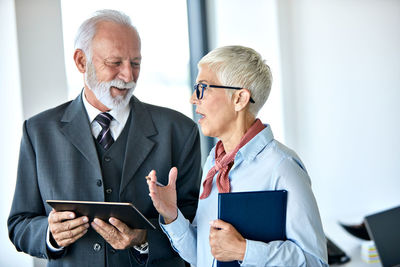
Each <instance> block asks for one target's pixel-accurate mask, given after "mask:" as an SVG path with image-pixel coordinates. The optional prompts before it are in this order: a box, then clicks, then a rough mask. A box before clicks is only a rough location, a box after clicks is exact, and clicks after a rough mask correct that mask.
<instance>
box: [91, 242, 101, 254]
mask: <svg viewBox="0 0 400 267" xmlns="http://www.w3.org/2000/svg"><path fill="white" fill-rule="evenodd" d="M100 249H101V245H100V244H99V243H94V245H93V250H94V251H96V252H98V251H100Z"/></svg>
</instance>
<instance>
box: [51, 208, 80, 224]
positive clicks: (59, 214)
mask: <svg viewBox="0 0 400 267" xmlns="http://www.w3.org/2000/svg"><path fill="white" fill-rule="evenodd" d="M74 218H75V213H73V212H72V211H55V210H54V209H53V210H52V211H51V212H50V214H49V218H48V221H49V223H57V222H62V221H65V220H71V219H74Z"/></svg>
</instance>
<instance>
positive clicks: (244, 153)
mask: <svg viewBox="0 0 400 267" xmlns="http://www.w3.org/2000/svg"><path fill="white" fill-rule="evenodd" d="M264 125H265V129H264V130H262V131H261V132H259V133H258V134H257V135H256V136H254V137H253V138H252V139H251V140H250V141H249V142H248V143H247V144H245V145H244V146H243V147H242V148H240V149H239V151H238V152H237V154H236V157H235V163H239V162H237V161H241V160H242V159H243V160H249V161H251V160H253V159H254V158H255V157H256V156H257V155H258V154H259V153H260V152H261V150H263V149H264V148H265V147H266V146H267V145H268V144H269V143H270V142H271V141H272V140H274V135H273V133H272V130H271V126H270V125H269V124H264ZM209 155H210V156H211V157H212V162H215V146H214V147H213V149H211V151H210V154H209Z"/></svg>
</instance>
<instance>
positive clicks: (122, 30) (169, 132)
mask: <svg viewBox="0 0 400 267" xmlns="http://www.w3.org/2000/svg"><path fill="white" fill-rule="evenodd" d="M75 46H76V50H75V53H74V60H75V63H76V66H77V68H78V70H79V72H81V73H82V74H83V77H84V89H83V91H82V93H81V94H80V95H79V96H78V97H77V98H76V99H75V100H73V101H70V102H67V103H64V104H62V105H60V106H58V107H55V108H53V109H50V110H47V111H44V112H42V113H40V114H38V115H36V116H34V117H32V118H30V119H28V120H27V121H25V123H24V126H23V137H22V142H21V148H20V159H19V167H18V177H17V183H16V189H15V195H14V200H13V204H12V208H11V212H10V216H9V218H8V230H9V236H10V239H11V241H12V242H13V243H14V245H15V247H16V248H17V250H18V251H23V252H25V253H28V254H30V255H32V256H35V257H41V258H46V259H49V263H48V265H49V266H96V267H97V266H143V265H146V266H184V265H185V264H184V261H183V260H182V259H181V258H180V257H179V256H178V255H177V254H176V253H175V252H174V251H173V250H172V248H171V246H170V244H169V241H168V239H167V238H166V236H165V235H164V234H163V233H162V231H161V230H160V229H159V228H158V229H156V230H144V229H131V228H129V227H128V226H127V225H126V224H125V223H124V222H123V221H120V220H118V219H117V218H113V217H111V218H109V220H107V221H103V220H100V219H94V221H89V219H88V218H87V217H85V216H83V217H78V216H77V214H75V213H74V212H71V211H65V212H56V211H55V210H52V209H51V207H50V206H49V205H47V204H46V200H48V199H68V200H88V201H112V202H116V201H121V202H132V203H134V205H135V206H136V207H137V208H138V209H139V210H140V211H141V212H142V213H143V214H144V215H145V216H146V217H148V218H150V221H152V222H153V224H154V225H157V227H159V226H158V223H157V218H158V213H157V212H156V210H155V209H154V207H153V205H152V201H151V199H150V198H149V197H148V190H147V184H146V181H145V179H143V178H144V177H145V176H146V174H147V173H148V172H149V171H150V170H151V168H154V166H156V168H157V169H158V170H159V173H160V174H161V176H162V177H168V172H169V169H170V168H171V167H172V166H177V167H178V168H179V170H180V176H179V180H178V182H177V191H178V206H179V208H180V210H181V211H182V213H184V214H185V216H187V217H188V218H192V219H193V217H194V214H195V211H196V207H197V198H198V191H199V185H200V172H201V170H200V148H199V133H198V129H197V126H196V124H195V123H193V121H192V120H190V119H189V118H187V117H185V116H183V115H182V114H180V113H178V112H175V111H172V110H170V109H166V108H161V107H157V106H153V105H149V104H146V103H142V102H140V101H139V100H138V99H137V98H136V97H134V96H132V92H133V90H134V88H135V85H136V82H137V80H138V77H139V71H140V63H141V53H140V48H141V47H140V46H141V42H140V37H139V35H138V32H137V31H136V29H135V28H134V27H133V26H132V24H131V21H130V19H129V17H127V16H126V15H124V14H122V13H120V12H117V11H113V10H102V11H98V12H97V13H96V14H95V16H93V17H92V18H89V19H88V20H86V21H85V22H83V24H82V25H81V27H80V28H79V30H78V33H77V36H76V40H75ZM161 182H163V181H161ZM164 182H165V183H167V182H168V181H164Z"/></svg>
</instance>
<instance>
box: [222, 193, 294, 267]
mask: <svg viewBox="0 0 400 267" xmlns="http://www.w3.org/2000/svg"><path fill="white" fill-rule="evenodd" d="M286 203H287V191H286V190H274V191H254V192H235V193H219V194H218V219H221V220H223V221H225V222H228V223H230V224H232V225H233V226H234V227H235V228H236V230H237V231H238V232H239V233H240V234H241V235H242V236H243V237H244V238H246V239H249V240H257V241H263V242H270V241H273V240H286ZM217 266H218V267H231V266H232V267H233V266H239V263H238V261H231V262H220V261H218V262H217Z"/></svg>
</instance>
